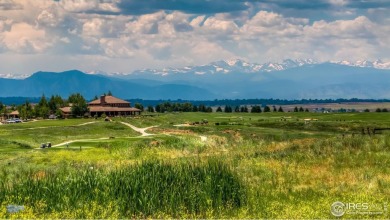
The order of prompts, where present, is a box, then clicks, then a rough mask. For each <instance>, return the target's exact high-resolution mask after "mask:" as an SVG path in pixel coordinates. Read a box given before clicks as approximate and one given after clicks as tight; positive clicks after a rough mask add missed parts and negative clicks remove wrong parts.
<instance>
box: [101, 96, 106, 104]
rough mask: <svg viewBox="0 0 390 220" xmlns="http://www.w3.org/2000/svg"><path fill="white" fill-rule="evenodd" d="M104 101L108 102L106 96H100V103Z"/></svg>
mask: <svg viewBox="0 0 390 220" xmlns="http://www.w3.org/2000/svg"><path fill="white" fill-rule="evenodd" d="M104 103H106V96H105V95H102V96H100V104H104Z"/></svg>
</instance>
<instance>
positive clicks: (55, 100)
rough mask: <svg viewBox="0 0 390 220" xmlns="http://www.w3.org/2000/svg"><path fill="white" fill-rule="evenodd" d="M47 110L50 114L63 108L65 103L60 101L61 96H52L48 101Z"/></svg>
mask: <svg viewBox="0 0 390 220" xmlns="http://www.w3.org/2000/svg"><path fill="white" fill-rule="evenodd" d="M48 105H49V109H50V111H51V113H55V112H56V111H57V110H58V109H59V108H61V107H64V106H65V102H64V100H63V99H62V97H61V96H59V95H56V96H54V95H52V96H51V98H50V100H49V103H48Z"/></svg>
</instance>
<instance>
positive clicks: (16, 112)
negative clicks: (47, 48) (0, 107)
mask: <svg viewBox="0 0 390 220" xmlns="http://www.w3.org/2000/svg"><path fill="white" fill-rule="evenodd" d="M9 114H10V115H19V111H18V110H16V111H13V112H11V113H9Z"/></svg>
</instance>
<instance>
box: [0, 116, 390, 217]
mask: <svg viewBox="0 0 390 220" xmlns="http://www.w3.org/2000/svg"><path fill="white" fill-rule="evenodd" d="M153 116H154V117H142V118H113V121H111V122H106V121H104V120H103V119H66V120H42V121H36V122H28V123H20V124H7V125H0V218H334V216H333V215H332V214H331V211H330V209H331V205H332V204H333V203H334V202H336V201H341V202H343V203H359V204H362V203H364V204H365V203H367V204H368V208H367V209H364V210H350V211H370V212H376V213H374V214H373V213H371V214H370V213H368V212H365V213H364V212H362V213H355V214H353V213H345V215H344V217H346V218H389V217H390V214H389V213H387V212H386V207H387V204H389V202H390V201H389V198H390V131H386V130H383V131H381V132H377V133H376V134H373V129H374V128H390V115H389V113H385V112H383V113H375V112H370V113H330V114H323V113H304V112H294V113H293V112H288V113H276V112H272V113H258V114H255V113H165V114H155V115H153ZM122 122H124V123H128V124H131V125H133V126H135V127H138V128H146V127H151V126H154V127H151V128H149V129H147V130H146V132H147V133H148V134H152V135H144V136H141V134H140V133H138V132H136V131H135V130H134V129H132V128H131V127H129V126H127V125H126V124H124V123H122ZM205 122H207V123H205ZM367 129H368V130H369V131H370V132H367ZM363 131H364V134H363ZM47 142H50V143H51V144H52V145H53V147H52V148H49V149H47V148H45V149H40V146H41V144H42V143H47ZM10 204H15V205H23V206H24V210H23V211H21V212H18V213H13V214H12V213H8V212H7V209H6V207H7V206H8V205H10Z"/></svg>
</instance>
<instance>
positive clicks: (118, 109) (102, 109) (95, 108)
mask: <svg viewBox="0 0 390 220" xmlns="http://www.w3.org/2000/svg"><path fill="white" fill-rule="evenodd" d="M89 111H90V112H140V111H141V110H139V109H138V108H131V107H129V108H124V107H105V106H104V107H103V106H89Z"/></svg>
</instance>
